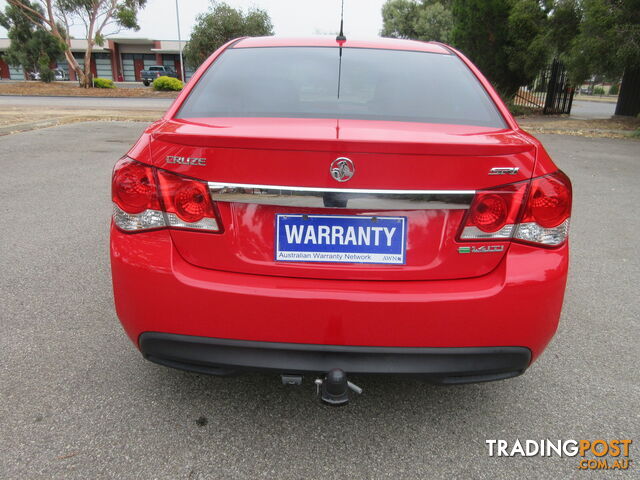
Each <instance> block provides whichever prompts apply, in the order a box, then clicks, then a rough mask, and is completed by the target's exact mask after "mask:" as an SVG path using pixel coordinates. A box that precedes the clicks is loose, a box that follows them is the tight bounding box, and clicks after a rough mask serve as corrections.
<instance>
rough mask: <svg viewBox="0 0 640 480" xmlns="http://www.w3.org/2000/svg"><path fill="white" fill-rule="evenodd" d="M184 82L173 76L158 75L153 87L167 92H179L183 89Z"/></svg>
mask: <svg viewBox="0 0 640 480" xmlns="http://www.w3.org/2000/svg"><path fill="white" fill-rule="evenodd" d="M182 87H183V83H182V82H181V81H180V80H178V79H177V78H173V77H166V76H165V77H158V78H156V79H155V80H154V81H153V89H154V90H160V91H165V92H167V91H168V92H178V91H180V90H182Z"/></svg>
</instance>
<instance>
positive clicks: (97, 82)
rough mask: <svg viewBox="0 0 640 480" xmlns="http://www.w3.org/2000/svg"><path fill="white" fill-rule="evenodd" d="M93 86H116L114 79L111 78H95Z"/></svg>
mask: <svg viewBox="0 0 640 480" xmlns="http://www.w3.org/2000/svg"><path fill="white" fill-rule="evenodd" d="M93 86H94V87H96V88H116V86H115V85H114V84H113V80H109V79H108V78H94V79H93Z"/></svg>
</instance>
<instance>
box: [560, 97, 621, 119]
mask: <svg viewBox="0 0 640 480" xmlns="http://www.w3.org/2000/svg"><path fill="white" fill-rule="evenodd" d="M615 112H616V104H615V102H599V101H590V100H574V101H573V104H572V105H571V116H572V117H574V118H579V119H586V120H589V119H603V118H611V117H612V116H613V115H614V114H615Z"/></svg>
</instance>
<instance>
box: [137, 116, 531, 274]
mask: <svg viewBox="0 0 640 480" xmlns="http://www.w3.org/2000/svg"><path fill="white" fill-rule="evenodd" d="M152 137H153V138H152V141H151V143H150V152H149V153H150V154H151V158H152V161H153V163H154V164H155V165H156V166H157V167H159V168H164V169H167V170H171V171H174V172H176V173H179V174H182V175H187V176H190V177H194V178H198V179H202V180H205V181H208V182H215V183H220V184H240V185H254V186H255V185H258V186H266V187H271V186H281V187H282V188H285V187H291V188H300V187H303V188H306V189H311V190H323V191H324V190H326V191H329V192H331V193H330V194H327V195H331V196H332V198H334V197H335V196H337V197H338V198H341V197H340V195H341V194H342V192H349V191H356V192H360V191H361V190H367V191H369V190H376V191H378V190H385V191H388V190H394V191H400V192H402V191H406V190H411V191H433V192H435V193H434V196H433V198H432V200H434V202H431V203H430V204H429V206H428V208H408V207H407V204H406V202H404V203H403V202H400V203H398V204H397V205H398V206H397V207H396V206H394V203H393V202H391V203H388V204H385V205H386V208H379V207H380V204H379V203H376V202H373V203H368V202H367V201H359V202H358V201H351V200H350V203H348V204H347V208H336V207H339V206H342V205H343V204H341V203H337V204H336V203H331V202H328V203H327V201H326V199H325V200H324V205H328V206H329V208H326V207H324V205H319V206H309V205H311V203H309V202H310V199H309V195H311V193H310V192H308V191H305V192H304V193H302V194H301V195H300V196H299V197H295V198H291V200H290V202H289V204H286V202H285V204H278V205H272V204H269V203H270V200H269V198H270V197H269V195H264V196H256V197H255V198H256V201H255V202H253V201H252V200H251V198H254V197H251V196H248V197H246V196H245V197H242V198H241V197H237V201H234V198H235V197H233V196H228V197H225V198H229V199H230V200H232V201H218V202H217V207H218V209H219V212H220V216H221V220H222V224H223V226H224V233H222V234H207V233H201V232H193V231H177V230H172V231H171V235H172V238H173V240H174V243H175V246H176V248H177V250H178V252H179V253H180V255H181V256H183V257H184V258H185V259H186V260H187V261H189V262H190V263H192V264H194V265H197V266H200V267H204V268H211V269H218V270H225V271H232V272H239V273H251V274H264V275H282V276H290V277H303V278H337V279H362V280H431V279H453V278H468V277H474V276H480V275H484V274H486V273H488V272H490V271H491V270H492V269H494V268H495V267H496V266H497V265H498V263H499V262H500V260H501V259H502V257H503V256H504V254H505V253H506V251H507V247H508V244H509V241H508V240H505V241H500V242H492V244H495V245H503V246H504V249H503V250H502V251H495V250H490V251H483V253H481V254H472V255H461V254H460V252H459V250H458V248H459V247H460V246H461V245H465V246H468V245H469V243H464V244H462V243H459V242H457V241H456V237H457V234H458V231H459V228H460V225H461V223H462V221H463V218H464V215H465V213H466V209H465V208H464V203H465V202H467V203H468V199H469V195H470V194H469V192H470V191H476V190H481V189H486V188H489V187H494V186H498V185H502V184H506V183H513V182H517V181H522V180H527V179H529V178H531V175H532V172H533V168H534V162H535V150H534V146H533V145H532V144H531V143H529V142H527V141H526V139H525V138H524V137H523V136H521V135H519V134H518V133H517V132H514V131H512V130H508V129H500V130H496V129H495V128H490V127H477V126H459V125H440V124H424V123H403V122H384V121H363V120H335V119H283V118H263V119H261V118H246V119H243V118H224V119H222V118H221V119H189V120H171V121H167V122H164V123H161V124H159V125H158V126H157V127H156V128H155V129H154V131H153V132H152ZM167 157H178V158H184V159H189V158H196V159H205V161H204V162H202V161H198V162H195V163H198V164H194V165H192V164H190V163H191V162H189V161H186V162H184V163H175V160H173V161H172V163H167ZM342 157H347V158H348V159H350V160H351V161H352V162H353V165H354V167H355V172H354V174H353V177H352V178H351V179H350V180H349V181H347V182H343V183H341V182H337V181H336V179H335V178H333V177H332V174H331V172H330V167H331V165H332V162H334V161H335V160H336V159H338V158H342ZM201 163H205V164H204V165H202V164H201ZM492 168H517V169H518V171H517V173H515V174H512V175H496V176H492V175H489V171H490V170H491V169H492ZM261 192H262V193H265V191H261ZM266 193H270V192H269V191H267V192H266ZM403 198H405V197H403ZM438 202H440V203H438ZM456 202H458V203H461V204H463V208H461V205H457V206H456V205H455V204H456ZM417 205H418V206H419V207H422V204H420V203H418V204H417ZM331 207H334V208H331ZM318 214H320V215H340V216H345V217H359V216H366V217H398V218H405V219H406V220H405V221H406V251H405V259H404V260H405V264H403V265H395V264H394V265H388V264H368V263H316V262H298V261H294V262H283V261H276V259H275V255H276V243H277V240H276V236H277V231H276V228H277V227H276V223H277V220H276V219H277V215H293V216H295V215H309V216H314V215H318ZM304 218H305V219H306V218H307V217H304ZM372 221H376V219H373V220H372ZM475 243H476V244H482V241H478V242H475Z"/></svg>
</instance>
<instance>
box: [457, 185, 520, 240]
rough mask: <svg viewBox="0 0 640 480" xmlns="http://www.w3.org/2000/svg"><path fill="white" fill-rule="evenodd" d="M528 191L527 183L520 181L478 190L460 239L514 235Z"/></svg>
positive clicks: (500, 238) (495, 237)
mask: <svg viewBox="0 0 640 480" xmlns="http://www.w3.org/2000/svg"><path fill="white" fill-rule="evenodd" d="M526 192H527V182H519V183H513V184H510V185H504V186H502V187H496V188H494V189H491V190H483V191H480V192H478V193H476V196H475V197H474V199H473V203H472V204H471V207H470V208H469V212H468V213H467V216H466V217H465V218H466V219H465V222H464V228H463V229H462V233H461V234H460V239H461V240H492V239H494V240H503V239H505V238H511V235H512V233H513V229H514V226H515V224H516V223H517V222H518V215H519V213H520V210H521V207H522V202H523V199H524V197H525V194H526Z"/></svg>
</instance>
